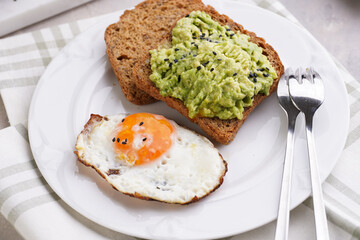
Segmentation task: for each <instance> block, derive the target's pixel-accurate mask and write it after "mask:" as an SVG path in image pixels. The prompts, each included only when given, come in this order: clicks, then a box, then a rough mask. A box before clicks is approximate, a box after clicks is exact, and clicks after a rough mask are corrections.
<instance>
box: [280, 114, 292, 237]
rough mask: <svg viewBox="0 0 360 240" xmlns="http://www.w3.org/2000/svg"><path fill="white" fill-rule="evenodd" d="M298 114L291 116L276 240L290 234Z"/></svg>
mask: <svg viewBox="0 0 360 240" xmlns="http://www.w3.org/2000/svg"><path fill="white" fill-rule="evenodd" d="M296 117H297V114H295V115H289V118H288V133H287V142H286V150H285V159H284V169H283V176H282V183H281V192H280V201H279V210H278V219H277V223H276V231H275V240H287V239H288V232H289V217H290V216H289V215H290V194H291V175H292V165H293V148H294V129H295V121H296Z"/></svg>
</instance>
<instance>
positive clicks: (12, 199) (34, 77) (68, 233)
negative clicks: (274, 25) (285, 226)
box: [0, 0, 360, 240]
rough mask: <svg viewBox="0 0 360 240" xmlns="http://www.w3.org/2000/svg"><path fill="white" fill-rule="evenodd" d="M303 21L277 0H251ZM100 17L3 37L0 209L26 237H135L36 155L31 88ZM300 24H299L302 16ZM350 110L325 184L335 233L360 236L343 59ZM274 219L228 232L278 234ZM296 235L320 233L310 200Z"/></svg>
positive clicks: (356, 91)
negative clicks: (75, 193)
mask: <svg viewBox="0 0 360 240" xmlns="http://www.w3.org/2000/svg"><path fill="white" fill-rule="evenodd" d="M247 2H250V3H252V4H256V5H258V6H260V7H263V8H266V9H268V10H270V11H273V12H275V13H277V14H280V15H282V16H284V17H286V18H288V19H290V20H291V21H293V22H295V23H297V21H296V19H295V18H294V17H293V16H292V15H291V14H290V13H289V12H288V11H287V10H286V9H285V8H284V7H283V6H282V5H281V4H280V3H279V2H278V1H271V0H255V1H252V0H248V1H247ZM103 17H106V16H99V17H95V18H91V19H85V20H81V21H77V22H72V23H68V24H63V25H59V26H54V27H51V28H46V29H42V30H39V31H35V32H30V33H26V34H21V35H17V36H15V37H11V38H6V39H1V40H0V94H1V97H2V99H3V102H4V105H5V109H6V113H7V116H8V119H9V122H10V125H11V126H10V127H8V128H5V129H2V130H0V210H1V213H2V214H3V216H4V217H5V218H6V219H7V220H8V221H9V222H10V223H11V224H12V225H13V226H14V227H15V228H16V230H17V231H18V232H19V233H20V234H21V235H22V236H23V237H24V238H25V239H36V240H39V239H40V240H41V239H49V236H51V239H137V238H134V237H130V236H126V235H124V234H121V233H117V232H114V231H112V230H109V229H107V228H104V227H102V226H100V225H98V224H96V223H94V222H92V221H90V220H88V219H87V218H85V217H83V216H82V215H80V214H78V213H77V212H75V211H74V210H73V209H71V208H70V207H69V206H68V205H67V204H66V203H64V202H63V201H62V200H61V199H60V198H59V197H58V196H57V195H56V193H54V191H53V190H52V189H51V188H50V187H49V185H48V184H47V183H46V181H45V180H44V178H43V177H42V175H41V173H40V172H39V170H38V168H37V166H36V164H35V161H34V158H33V156H32V154H31V150H30V146H29V140H28V133H27V119H28V109H29V105H30V101H31V97H32V94H33V91H34V89H35V87H36V83H37V81H38V80H39V78H40V76H41V74H42V73H43V72H44V70H45V68H46V66H47V65H48V64H49V63H50V61H51V60H52V59H53V58H54V57H55V56H56V54H57V53H58V52H59V51H60V50H61V49H62V47H64V46H65V45H66V44H67V43H68V42H69V41H71V40H72V39H73V38H74V37H75V36H76V35H77V34H79V33H80V32H82V31H84V30H86V29H87V28H88V27H90V26H92V25H93V24H95V23H96V22H98V21H99V20H100V19H101V18H103ZM297 24H298V23H297ZM337 66H338V68H339V69H340V71H341V74H342V75H343V79H344V81H345V84H346V87H347V91H348V97H349V104H350V106H349V107H350V112H351V115H350V117H351V120H350V129H349V134H348V138H347V142H346V146H345V148H344V150H343V153H342V155H341V157H340V159H339V160H338V163H337V165H336V167H335V168H334V170H333V171H332V173H331V174H330V176H329V177H328V178H327V179H326V181H325V183H324V184H323V188H324V198H325V202H326V211H327V216H328V220H329V231H330V237H331V239H344V240H346V239H348V240H350V239H360V174H359V170H360V161H359V158H360V84H359V83H358V82H357V81H356V80H355V79H354V78H353V77H352V76H351V75H350V74H349V73H348V72H347V71H346V69H344V67H342V66H341V65H340V64H339V63H337ZM275 224H276V223H275V222H272V223H269V224H267V225H265V226H262V227H260V228H258V229H255V230H253V231H249V232H247V233H243V234H240V235H237V236H232V237H229V238H225V239H243V240H245V239H246V240H250V239H251V240H255V239H272V238H273V236H274V231H275ZM289 237H290V239H315V229H314V221H313V209H312V199H311V197H309V198H308V199H307V200H305V201H304V202H303V203H302V204H301V205H300V206H298V207H297V208H295V209H294V210H293V211H292V212H291V221H290V236H289Z"/></svg>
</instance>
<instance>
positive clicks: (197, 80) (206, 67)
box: [150, 11, 277, 119]
mask: <svg viewBox="0 0 360 240" xmlns="http://www.w3.org/2000/svg"><path fill="white" fill-rule="evenodd" d="M171 45H172V46H170V47H167V46H166V47H165V46H162V47H160V48H159V49H153V50H150V54H151V62H150V63H151V69H152V74H151V75H150V79H151V81H153V82H154V83H155V85H156V87H157V88H159V89H160V94H161V95H162V96H171V97H174V98H178V99H180V100H181V101H182V102H183V103H184V105H185V106H186V107H187V108H188V110H189V117H190V118H194V117H195V116H201V117H218V118H220V119H231V118H238V119H241V118H242V113H243V111H244V108H245V107H249V106H251V105H252V102H253V98H254V95H256V94H258V93H263V94H266V95H268V94H269V89H270V86H271V85H272V83H273V80H274V79H276V78H277V75H276V72H275V70H274V68H273V67H272V66H271V64H270V62H269V60H268V59H267V58H266V56H265V55H263V54H262V48H261V47H259V46H257V45H256V44H255V43H252V42H250V41H249V36H247V35H245V34H241V33H240V32H233V31H231V30H230V28H229V27H228V26H221V25H220V24H219V23H218V22H216V21H214V20H212V19H211V17H210V16H209V15H207V14H206V13H204V12H200V11H194V12H192V13H190V14H189V15H187V16H186V17H184V18H182V19H180V20H179V21H178V22H177V24H176V26H175V27H174V28H173V30H172V44H171Z"/></svg>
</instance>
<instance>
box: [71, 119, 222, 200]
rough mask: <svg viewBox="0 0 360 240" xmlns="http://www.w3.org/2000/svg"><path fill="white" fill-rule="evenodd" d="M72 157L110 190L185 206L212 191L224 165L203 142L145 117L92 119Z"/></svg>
mask: <svg viewBox="0 0 360 240" xmlns="http://www.w3.org/2000/svg"><path fill="white" fill-rule="evenodd" d="M75 149H76V151H75V153H76V155H77V156H78V159H79V161H80V162H82V163H83V164H85V165H87V166H91V167H93V168H94V169H95V170H96V171H97V172H98V173H99V174H100V175H101V176H102V177H104V178H105V180H106V181H108V182H109V183H110V184H111V185H112V186H113V187H114V188H115V189H116V190H118V191H120V192H122V193H124V194H127V195H130V196H133V197H137V198H141V199H147V200H157V201H162V202H167V203H178V204H187V203H191V202H194V201H197V200H199V199H201V198H203V197H205V196H207V195H208V194H209V193H211V192H212V191H214V190H215V189H217V188H218V187H219V186H220V185H221V184H222V182H223V178H224V176H225V173H226V171H227V164H226V162H225V161H224V160H223V158H222V156H221V155H220V153H219V151H218V150H217V149H216V148H215V147H214V145H213V144H212V143H211V142H210V141H209V140H208V139H207V138H205V137H203V136H200V135H199V134H196V133H195V132H193V131H191V130H188V129H185V128H183V127H181V126H179V125H178V124H176V123H175V122H174V121H171V120H168V119H166V118H165V117H163V116H160V115H155V114H150V113H135V114H132V115H125V114H118V115H112V116H104V117H102V116H100V115H94V114H92V115H91V117H90V119H89V121H88V122H87V123H86V125H85V126H84V129H83V130H82V132H81V133H80V134H79V135H78V138H77V141H76V145H75Z"/></svg>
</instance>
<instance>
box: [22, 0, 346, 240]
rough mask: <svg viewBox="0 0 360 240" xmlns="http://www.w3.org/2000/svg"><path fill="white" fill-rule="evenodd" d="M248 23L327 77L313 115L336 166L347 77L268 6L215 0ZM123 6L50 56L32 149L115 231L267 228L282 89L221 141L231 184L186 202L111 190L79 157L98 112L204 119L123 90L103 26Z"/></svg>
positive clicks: (71, 198) (181, 234)
mask: <svg viewBox="0 0 360 240" xmlns="http://www.w3.org/2000/svg"><path fill="white" fill-rule="evenodd" d="M212 4H213V5H215V6H216V8H217V9H218V11H220V12H221V13H224V14H227V15H228V16H230V17H231V18H233V19H234V20H235V21H237V22H239V23H241V24H243V26H244V27H245V28H246V29H249V30H252V31H254V32H256V33H257V34H258V35H259V36H262V37H264V38H265V39H266V40H267V41H268V42H269V43H270V44H271V45H272V46H273V47H274V48H275V49H276V50H277V52H278V53H279V55H280V57H281V59H282V61H283V63H284V65H285V66H287V67H290V66H291V67H294V68H295V67H298V66H303V67H307V66H313V67H314V68H315V69H316V70H317V71H318V72H319V73H320V74H321V76H322V77H323V80H324V82H325V93H326V99H325V102H324V104H323V105H322V106H321V108H320V109H319V110H318V112H317V114H316V116H315V138H316V139H315V141H316V144H317V153H318V160H319V164H320V167H319V169H320V171H321V178H322V180H324V179H325V178H326V177H327V176H328V175H329V173H330V171H331V169H332V168H333V167H334V165H335V162H336V160H337V159H338V158H339V156H340V153H341V151H342V149H343V146H344V143H345V139H346V135H347V130H348V123H349V109H348V102H347V93H346V90H345V86H344V83H343V81H342V78H341V76H340V74H339V72H338V70H337V67H336V66H335V64H334V62H333V61H332V60H331V58H330V56H329V55H328V54H327V52H326V51H325V50H324V49H323V47H322V46H321V45H320V44H319V43H318V42H317V41H316V40H315V39H314V38H313V37H312V36H311V35H310V34H308V33H307V32H305V31H304V30H302V29H300V28H299V27H297V26H295V25H294V24H292V23H290V22H289V21H287V20H286V19H284V18H282V17H280V16H278V15H276V14H273V13H271V12H269V11H266V10H263V9H261V8H258V7H255V6H251V5H244V4H241V3H236V2H232V1H212ZM119 14H120V13H114V14H113V15H111V16H110V17H109V18H107V19H105V20H104V21H103V22H101V23H99V24H98V25H96V26H94V27H93V28H91V29H90V30H89V31H87V32H85V33H83V34H81V35H79V36H78V37H77V38H76V39H75V40H74V41H72V42H71V43H70V44H69V45H68V46H66V47H65V48H64V50H63V51H62V52H61V53H60V54H59V55H58V56H57V57H56V58H55V59H54V60H53V61H52V63H51V64H50V65H49V66H48V68H47V70H46V71H45V73H44V75H43V76H42V78H41V80H40V82H39V83H38V86H37V88H36V91H35V94H34V97H33V99H32V103H31V108H30V115H29V132H30V142H31V149H32V151H33V154H34V157H35V160H36V162H37V164H38V166H39V169H40V171H41V173H42V174H43V176H44V177H45V179H46V181H47V182H48V183H49V185H50V186H51V187H52V188H53V189H54V191H55V192H56V193H57V194H58V195H59V196H60V197H61V198H62V199H63V200H64V201H65V202H66V203H67V204H69V205H70V206H71V207H72V208H73V209H75V210H76V211H78V212H80V213H81V214H83V215H84V216H86V217H87V218H89V219H91V220H93V221H94V222H97V223H99V224H101V225H103V226H105V227H108V228H110V229H113V230H115V231H118V232H121V233H125V234H129V235H133V236H138V237H143V238H157V239H177V238H178V239H209V238H219V237H224V236H229V235H233V234H237V233H241V232H245V231H248V230H250V229H253V228H256V227H259V226H261V225H263V224H265V223H267V222H269V221H271V220H274V219H275V218H276V213H277V205H278V199H279V190H280V182H281V175H282V162H283V158H284V148H285V141H286V130H287V120H286V117H285V113H284V112H283V111H282V110H281V108H280V107H279V105H278V102H277V98H276V95H272V96H271V97H269V98H268V99H266V100H265V101H264V102H263V103H262V104H261V105H260V106H259V107H258V108H257V109H256V110H255V111H254V112H253V113H252V114H251V116H250V117H249V119H248V120H247V121H246V122H245V124H244V125H243V127H242V128H241V129H240V131H239V132H238V134H237V136H236V138H235V140H234V141H233V142H232V143H231V144H229V145H228V146H221V145H217V147H218V148H219V150H220V152H221V154H222V155H223V156H224V158H225V159H226V160H227V162H228V167H229V171H228V173H227V174H226V177H225V181H224V183H223V185H222V186H221V187H220V188H219V189H218V190H217V191H215V192H214V193H213V194H211V195H210V196H208V197H207V198H205V199H203V200H201V201H199V202H196V203H194V204H190V205H187V206H180V205H169V204H164V203H159V202H148V201H143V200H139V199H135V198H131V197H128V196H125V195H123V194H121V193H119V192H117V191H115V190H113V189H112V187H111V186H109V185H108V184H107V183H106V182H105V181H104V180H103V179H102V178H101V177H100V176H98V175H97V174H96V173H95V171H93V170H92V169H91V168H87V167H85V166H83V165H82V164H79V163H78V162H77V161H76V158H75V155H74V153H73V151H74V144H75V140H76V136H77V134H78V133H79V132H80V131H81V129H82V128H83V125H84V124H85V122H86V121H87V120H88V118H89V115H90V113H98V114H103V115H104V114H108V115H109V114H116V113H119V112H126V113H134V112H143V111H144V112H153V113H157V114H163V115H165V116H166V117H168V118H171V119H174V120H176V121H177V122H178V123H180V124H182V125H185V126H187V127H189V128H192V129H196V130H198V128H197V127H196V126H195V125H193V124H192V123H190V122H189V121H188V120H187V119H186V118H185V117H183V116H181V115H180V114H178V113H177V112H176V111H174V110H172V109H170V108H169V107H167V106H166V105H165V104H164V103H160V102H158V103H155V104H151V105H146V106H136V105H133V104H131V103H129V102H128V101H127V100H126V99H125V98H124V96H123V94H122V92H121V89H120V87H119V85H118V83H117V81H116V78H115V76H114V74H113V72H112V70H111V67H110V65H109V62H108V59H107V56H106V55H105V43H104V40H103V33H104V30H105V28H106V26H107V25H109V24H110V23H113V22H115V21H116V20H117V19H118V16H119ZM303 126H304V121H303V118H302V117H299V118H298V122H297V128H296V141H295V143H296V145H295V151H294V154H295V159H294V161H295V162H294V177H293V191H292V201H291V207H292V208H293V207H295V206H297V205H298V204H300V203H301V202H302V201H303V200H304V199H306V198H307V197H308V196H309V194H310V186H309V176H308V171H309V169H308V163H307V162H308V160H307V149H306V138H305V135H304V131H303V130H304V128H303Z"/></svg>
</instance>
